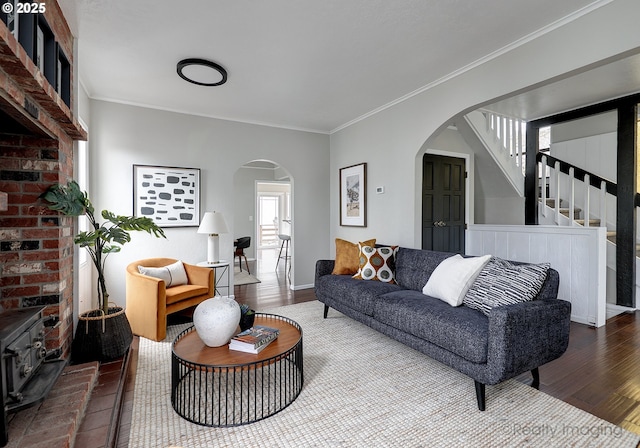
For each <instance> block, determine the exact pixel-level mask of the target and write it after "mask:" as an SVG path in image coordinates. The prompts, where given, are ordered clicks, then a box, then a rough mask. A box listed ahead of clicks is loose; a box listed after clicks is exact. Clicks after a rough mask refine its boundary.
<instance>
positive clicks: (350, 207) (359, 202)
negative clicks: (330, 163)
mask: <svg viewBox="0 0 640 448" xmlns="http://www.w3.org/2000/svg"><path fill="white" fill-rule="evenodd" d="M340 225H341V226H354V227H367V164H366V163H360V164H358V165H352V166H348V167H345V168H340Z"/></svg>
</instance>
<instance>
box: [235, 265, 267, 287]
mask: <svg viewBox="0 0 640 448" xmlns="http://www.w3.org/2000/svg"><path fill="white" fill-rule="evenodd" d="M254 283H260V279H259V278H257V277H254V276H253V275H251V274H249V273H248V272H247V271H245V270H243V271H242V272H240V270H239V269H235V270H234V271H233V285H234V286H240V285H252V284H254Z"/></svg>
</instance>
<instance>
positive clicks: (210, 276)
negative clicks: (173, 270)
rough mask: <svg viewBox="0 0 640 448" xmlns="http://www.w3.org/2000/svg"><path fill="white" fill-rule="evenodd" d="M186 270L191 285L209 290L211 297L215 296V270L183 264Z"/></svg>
mask: <svg viewBox="0 0 640 448" xmlns="http://www.w3.org/2000/svg"><path fill="white" fill-rule="evenodd" d="M182 264H183V265H184V270H185V271H186V272H187V278H188V279H189V284H190V285H199V286H204V287H206V288H208V289H209V297H213V296H214V293H213V292H214V289H215V288H214V286H215V274H214V269H211V268H208V267H204V266H196V265H193V264H187V263H182Z"/></svg>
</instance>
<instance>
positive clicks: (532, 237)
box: [466, 225, 607, 327]
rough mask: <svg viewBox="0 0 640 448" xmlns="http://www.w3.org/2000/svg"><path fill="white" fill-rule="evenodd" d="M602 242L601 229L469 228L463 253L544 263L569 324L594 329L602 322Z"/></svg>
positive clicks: (605, 232) (603, 258)
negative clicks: (556, 282)
mask: <svg viewBox="0 0 640 448" xmlns="http://www.w3.org/2000/svg"><path fill="white" fill-rule="evenodd" d="M606 236H607V231H606V228H605V227H577V226H572V227H559V226H499V225H471V226H469V228H468V229H467V233H466V253H467V254H468V255H486V254H491V255H495V256H496V257H500V258H504V259H507V260H513V261H523V262H529V263H542V262H550V263H551V267H552V268H553V269H555V270H556V271H558V272H559V274H560V287H559V289H558V298H560V299H563V300H568V301H570V302H571V320H573V321H575V322H579V323H582V324H587V325H594V326H596V327H600V326H602V325H604V324H605V321H606V300H607V298H606Z"/></svg>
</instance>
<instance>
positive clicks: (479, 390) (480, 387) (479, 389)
mask: <svg viewBox="0 0 640 448" xmlns="http://www.w3.org/2000/svg"><path fill="white" fill-rule="evenodd" d="M474 381H475V380H474ZM475 383H476V398H477V399H478V409H480V410H481V411H484V408H485V401H484V396H485V395H484V392H485V391H484V384H482V383H480V382H478V381H475Z"/></svg>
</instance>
